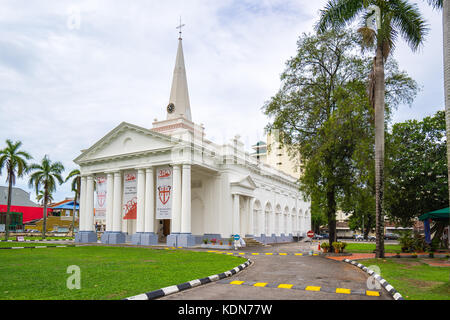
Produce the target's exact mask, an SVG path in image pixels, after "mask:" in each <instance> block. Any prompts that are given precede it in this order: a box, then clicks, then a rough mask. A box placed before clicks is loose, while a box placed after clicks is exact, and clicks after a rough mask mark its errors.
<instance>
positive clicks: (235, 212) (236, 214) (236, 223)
mask: <svg viewBox="0 0 450 320" xmlns="http://www.w3.org/2000/svg"><path fill="white" fill-rule="evenodd" d="M239 222H240V221H239V195H238V194H233V229H232V230H233V234H240V230H239Z"/></svg>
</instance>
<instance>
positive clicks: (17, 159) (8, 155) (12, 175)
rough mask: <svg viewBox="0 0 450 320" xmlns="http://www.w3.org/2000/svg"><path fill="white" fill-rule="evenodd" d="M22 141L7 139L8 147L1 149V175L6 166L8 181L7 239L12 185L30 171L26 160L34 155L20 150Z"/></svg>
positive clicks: (7, 235)
mask: <svg viewBox="0 0 450 320" xmlns="http://www.w3.org/2000/svg"><path fill="white" fill-rule="evenodd" d="M21 146H22V142H20V141H16V142H14V143H13V142H12V141H11V140H9V139H8V140H6V148H4V149H2V150H0V175H1V173H2V169H3V167H6V171H7V176H6V182H8V204H7V209H6V226H5V231H6V232H5V240H8V237H9V213H10V210H11V201H12V199H11V194H12V187H13V185H15V184H16V178H17V177H18V178H21V177H23V175H24V174H25V173H27V172H28V164H27V162H26V160H30V159H33V157H32V156H31V155H30V154H28V153H27V152H25V151H21V150H19V149H20V147H21Z"/></svg>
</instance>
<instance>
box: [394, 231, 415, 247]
mask: <svg viewBox="0 0 450 320" xmlns="http://www.w3.org/2000/svg"><path fill="white" fill-rule="evenodd" d="M398 241H399V243H400V247H401V248H402V252H412V251H414V238H413V237H412V233H411V231H409V230H406V231H402V232H401V233H400V237H399V238H398Z"/></svg>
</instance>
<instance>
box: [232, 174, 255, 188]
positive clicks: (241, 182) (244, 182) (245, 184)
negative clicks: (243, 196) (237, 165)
mask: <svg viewBox="0 0 450 320" xmlns="http://www.w3.org/2000/svg"><path fill="white" fill-rule="evenodd" d="M231 185H232V186H236V187H241V188H245V189H250V190H255V189H256V188H257V185H256V183H255V181H253V179H252V177H251V176H246V177H244V178H240V179H238V180H236V181H235V182H232V183H231Z"/></svg>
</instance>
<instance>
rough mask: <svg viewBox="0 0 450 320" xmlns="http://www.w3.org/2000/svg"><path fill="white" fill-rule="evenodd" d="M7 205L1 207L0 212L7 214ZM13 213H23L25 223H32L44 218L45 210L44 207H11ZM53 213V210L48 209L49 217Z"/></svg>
mask: <svg viewBox="0 0 450 320" xmlns="http://www.w3.org/2000/svg"><path fill="white" fill-rule="evenodd" d="M7 209H8V206H7V205H0V212H6V211H7ZM11 212H22V214H23V223H27V222H30V221H32V220H38V219H42V218H43V217H44V214H43V212H44V208H42V207H25V206H11ZM50 212H52V209H51V208H48V209H47V217H48V215H49V213H50Z"/></svg>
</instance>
